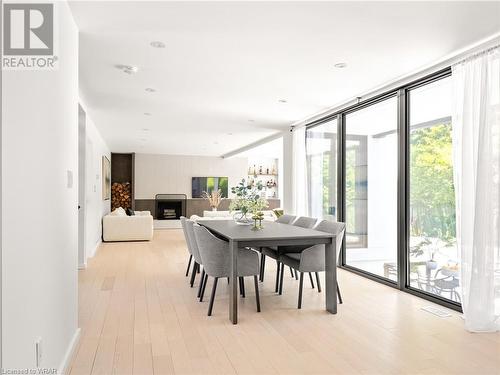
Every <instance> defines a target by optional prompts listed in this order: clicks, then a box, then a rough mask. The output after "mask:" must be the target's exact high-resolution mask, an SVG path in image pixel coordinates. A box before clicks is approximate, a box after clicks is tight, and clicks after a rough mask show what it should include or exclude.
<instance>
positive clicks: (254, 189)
mask: <svg viewBox="0 0 500 375" xmlns="http://www.w3.org/2000/svg"><path fill="white" fill-rule="evenodd" d="M263 190H264V186H263V185H262V182H260V181H259V182H257V183H256V184H255V185H253V186H251V185H250V184H247V182H246V181H245V179H243V180H241V182H240V183H239V184H238V185H237V186H235V187H233V188H231V192H232V193H233V194H235V196H236V197H235V198H234V199H233V200H232V201H231V204H230V205H229V210H231V211H234V212H235V214H234V216H233V218H234V220H235V221H236V223H238V224H242V225H250V224H252V219H253V220H254V228H255V229H259V228H262V219H260V220H259V218H260V217H262V218H263V214H262V210H263V209H265V208H266V207H267V206H268V202H267V200H266V199H265V198H264V196H265V194H264V191H263ZM249 214H251V215H252V217H249ZM257 222H259V225H257Z"/></svg>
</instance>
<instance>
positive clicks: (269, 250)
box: [259, 214, 297, 292]
mask: <svg viewBox="0 0 500 375" xmlns="http://www.w3.org/2000/svg"><path fill="white" fill-rule="evenodd" d="M296 217H297V216H295V215H288V214H285V215H281V216H280V217H279V218H278V219H276V222H277V223H281V224H292V223H293V221H294V220H295V218H296ZM259 251H260V252H261V257H260V276H259V280H260V281H264V271H265V270H266V256H269V257H271V258H273V259H275V260H276V268H277V269H278V267H279V263H278V248H277V247H264V248H260V249H259ZM278 280H279V276H277V277H276V288H275V289H276V292H278Z"/></svg>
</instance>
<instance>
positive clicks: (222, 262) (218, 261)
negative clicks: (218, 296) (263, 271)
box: [193, 224, 260, 316]
mask: <svg viewBox="0 0 500 375" xmlns="http://www.w3.org/2000/svg"><path fill="white" fill-rule="evenodd" d="M193 230H194V236H195V240H196V242H197V244H198V249H199V251H200V255H201V258H202V260H203V269H204V271H205V276H204V277H203V279H202V285H203V286H202V289H201V294H200V301H202V300H203V295H204V294H205V287H206V285H207V282H208V277H209V276H210V277H213V278H214V283H213V286H212V294H211V296H210V302H209V304H208V316H211V315H212V310H213V306H214V300H215V292H216V290H217V281H218V280H219V278H221V277H224V278H228V277H229V276H230V262H231V257H230V256H229V251H230V250H229V243H228V242H226V241H223V240H221V239H219V238H217V237H215V236H214V235H213V234H212V233H211V232H210V231H209V230H208V229H207V228H205V227H202V226H201V225H198V224H194V225H193ZM258 274H259V255H258V254H257V252H256V251H254V250H251V249H246V248H242V249H238V272H237V275H238V277H239V282H240V290H241V291H242V293H244V291H243V290H244V289H243V285H242V284H243V278H244V277H247V276H253V278H254V286H255V302H256V304H257V312H260V299H259V282H258V280H257V275H258Z"/></svg>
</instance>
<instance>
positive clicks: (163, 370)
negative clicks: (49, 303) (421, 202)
mask: <svg viewBox="0 0 500 375" xmlns="http://www.w3.org/2000/svg"><path fill="white" fill-rule="evenodd" d="M187 259H188V256H187V251H186V245H185V242H184V239H183V236H182V231H180V230H177V229H170V230H157V231H155V234H154V239H153V241H151V242H129V243H106V244H103V245H101V247H100V248H99V250H98V252H97V255H96V256H95V257H94V258H93V259H91V260H90V262H89V264H88V268H87V269H86V270H82V271H79V292H80V295H79V303H80V306H79V324H80V327H81V328H82V336H81V340H80V344H79V348H78V351H77V353H76V355H75V358H74V359H73V363H72V366H71V374H74V375H76V374H153V373H154V374H170V373H176V374H190V373H196V374H219V373H221V374H232V373H241V374H462V373H463V374H500V335H499V334H470V333H467V332H466V331H465V330H464V329H463V322H462V319H461V317H460V314H458V313H456V312H451V314H452V317H449V318H439V317H437V316H434V315H432V314H430V313H428V312H425V311H422V310H420V307H422V306H427V305H431V304H430V303H429V302H427V301H424V300H422V299H419V298H417V297H414V296H411V295H409V294H406V293H402V292H399V291H397V290H395V289H393V288H390V287H386V286H383V285H380V284H378V283H375V282H372V281H369V280H367V279H364V278H362V277H360V276H356V275H354V274H352V273H349V272H347V271H340V272H339V273H340V274H339V282H340V286H341V289H342V293H343V298H344V304H342V305H340V306H339V312H338V314H337V315H331V314H328V313H326V312H325V311H324V297H325V295H324V292H322V293H321V294H319V293H317V291H316V290H315V289H314V290H313V289H311V288H310V284H309V281H308V278H306V280H305V282H304V299H303V308H302V310H297V309H296V303H297V294H298V282H297V281H295V280H294V279H292V278H291V277H290V276H289V275H288V274H287V275H286V276H287V277H285V285H284V294H283V295H282V296H278V295H276V294H275V293H274V275H275V265H274V264H272V262H268V265H267V270H266V271H267V273H266V278H265V282H264V283H263V284H262V283H261V303H262V312H261V313H256V311H255V299H254V293H253V286H252V285H253V284H252V282H251V281H252V280H251V279H248V280H247V282H246V290H247V296H246V298H245V299H240V300H239V303H240V305H239V306H240V322H239V324H238V325H236V326H233V325H232V324H230V323H229V320H228V305H227V303H228V299H227V285H226V283H223V282H220V283H219V285H220V287H219V288H218V290H217V299H216V301H215V306H214V314H213V316H212V317H207V306H208V302H205V301H204V302H202V303H200V302H197V299H196V292H197V289H196V288H192V289H191V288H189V285H188V279H187V278H186V277H185V276H184V272H185V269H186V264H187ZM198 278H199V276H198ZM197 281H198V280H197ZM197 285H198V282H196V286H197ZM210 289H211V281H210V283H209V285H208V287H207V293H206V297H207V296H208V295H209V293H208V292H209V291H210ZM206 299H207V300H208V298H206Z"/></svg>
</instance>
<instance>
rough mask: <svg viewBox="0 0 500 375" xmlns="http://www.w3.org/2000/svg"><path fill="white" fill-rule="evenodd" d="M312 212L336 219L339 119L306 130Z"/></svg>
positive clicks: (314, 214)
mask: <svg viewBox="0 0 500 375" xmlns="http://www.w3.org/2000/svg"><path fill="white" fill-rule="evenodd" d="M306 150H307V171H308V182H309V196H308V198H309V201H308V204H309V212H310V213H311V216H313V217H318V218H323V219H327V220H332V221H335V220H337V212H338V210H337V118H336V117H335V118H333V119H329V120H328V121H327V122H324V123H322V124H320V125H316V126H314V127H311V128H309V129H307V131H306Z"/></svg>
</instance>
